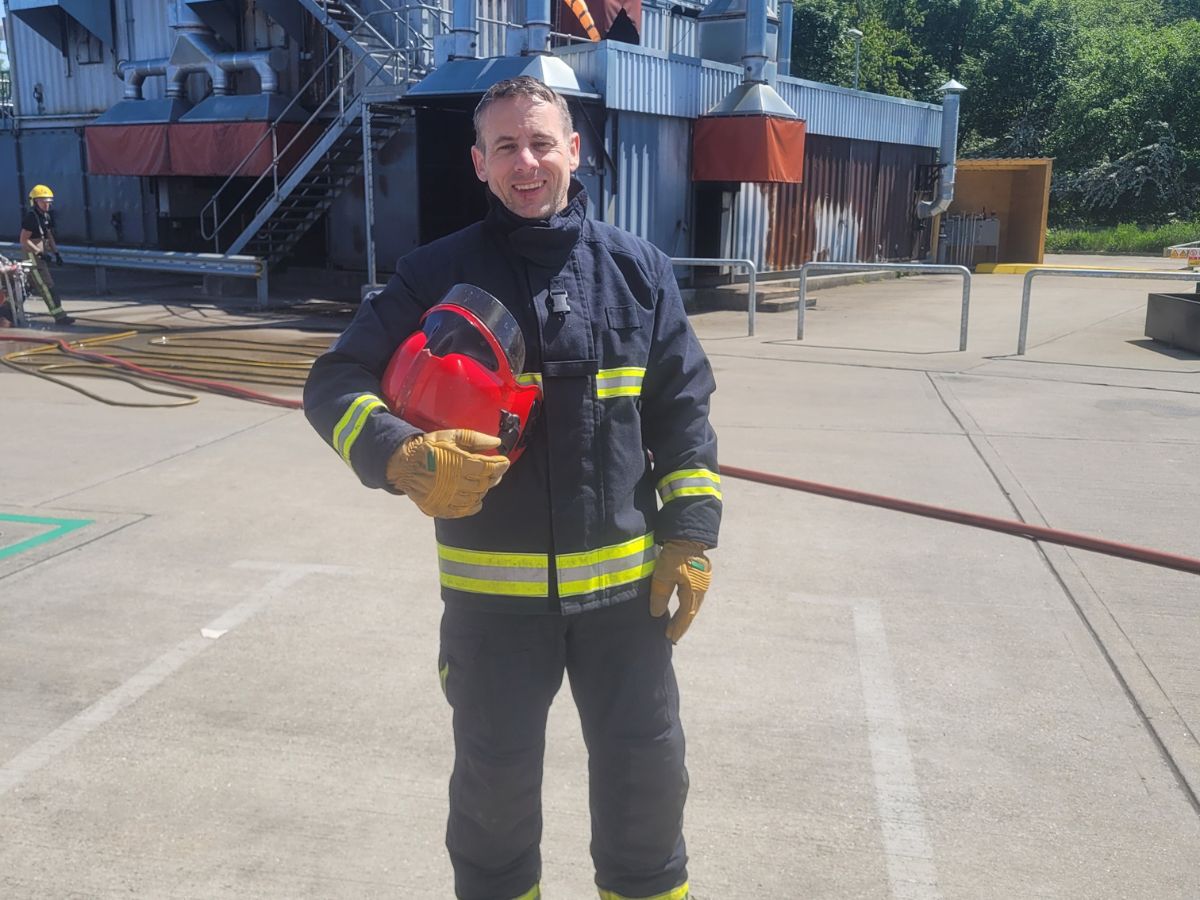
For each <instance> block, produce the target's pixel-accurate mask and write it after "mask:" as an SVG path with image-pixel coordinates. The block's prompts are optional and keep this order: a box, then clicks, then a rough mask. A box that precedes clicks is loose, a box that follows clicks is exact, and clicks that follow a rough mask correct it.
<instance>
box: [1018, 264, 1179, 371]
mask: <svg viewBox="0 0 1200 900" xmlns="http://www.w3.org/2000/svg"><path fill="white" fill-rule="evenodd" d="M1039 275H1057V276H1059V277H1073V278H1127V279H1131V278H1137V279H1141V280H1143V281H1191V282H1200V274H1198V273H1196V272H1179V271H1175V272H1155V271H1153V270H1149V269H1148V270H1146V271H1144V272H1143V271H1140V270H1138V271H1133V270H1128V269H1127V270H1124V271H1114V270H1112V269H1030V270H1029V271H1028V272H1026V273H1025V283H1024V285H1023V286H1022V288H1021V325H1020V329H1019V330H1018V332H1017V353H1016V355H1017V356H1023V355H1024V354H1025V339H1026V336H1027V333H1028V331H1029V304H1030V299H1031V297H1032V294H1033V279H1034V278H1036V277H1038V276H1039ZM1197 289H1198V290H1200V285H1197Z"/></svg>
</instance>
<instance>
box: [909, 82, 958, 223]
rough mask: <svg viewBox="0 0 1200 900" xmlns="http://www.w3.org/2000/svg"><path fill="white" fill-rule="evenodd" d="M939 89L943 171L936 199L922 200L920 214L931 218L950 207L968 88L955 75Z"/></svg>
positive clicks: (919, 206)
mask: <svg viewBox="0 0 1200 900" xmlns="http://www.w3.org/2000/svg"><path fill="white" fill-rule="evenodd" d="M938 90H940V91H941V92H942V138H941V146H939V147H938V163H939V165H940V166H941V172H940V173H939V175H938V189H937V194H936V195H935V196H934V198H933V199H932V200H922V201H921V202H920V203H918V204H917V215H918V216H920V217H921V218H922V219H931V218H933V217H934V216H936V215H939V214H940V213H944V212H945V211H946V210H948V209H949V208H950V203H951V202H952V201H953V200H954V177H955V173H956V172H957V169H958V166H957V162H958V107H959V101H960V100H961V98H962V94H963V92H964V91H966V88H965V87H963V86H962V85H961V84H959V83H958V82H957V81H955V80H954V79H953V78H952V79H950V80H949V81H947V82H946V83H945V84H943V85H942V86H941V87H940V88H938Z"/></svg>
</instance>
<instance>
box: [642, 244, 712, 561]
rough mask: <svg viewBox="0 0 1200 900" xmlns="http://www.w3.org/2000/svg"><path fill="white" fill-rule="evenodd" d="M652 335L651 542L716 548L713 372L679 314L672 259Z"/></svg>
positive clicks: (647, 418)
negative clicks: (655, 501)
mask: <svg viewBox="0 0 1200 900" xmlns="http://www.w3.org/2000/svg"><path fill="white" fill-rule="evenodd" d="M655 299H656V308H655V314H654V333H653V337H652V339H651V345H650V356H649V359H648V361H647V364H646V374H645V377H644V379H643V382H642V436H643V439H644V440H645V442H646V446H647V448H648V449H649V450H650V452H651V454H653V457H654V478H655V482H656V487H657V489H658V495H659V499H660V501H661V502H662V509H661V510H659V515H658V521H657V524H656V525H655V534H654V537H655V540H656V541H658V542H659V543H665V542H666V541H670V540H688V541H699V542H700V543H702V544H705V545H706V546H708V547H715V546H716V545H717V532H718V530H719V529H720V525H721V476H720V470H719V469H718V468H717V435H716V433H715V432H714V431H713V428H712V425H711V424H710V423H709V421H708V408H709V397H710V396H711V395H712V392H713V391H714V390H716V381H715V379H714V378H713V373H712V367H711V366H710V365H709V363H708V357H707V356H705V354H704V350H703V349H702V348H701V347H700V342H699V340H697V339H696V335H695V333H694V332H693V331H692V327H691V325H690V323H689V322H688V319H687V314H686V313H685V312H684V308H683V300H682V298H681V297H680V296H679V286H678V284H676V282H675V274H674V272H673V270H672V268H671V262H670V260H669V259H668V258H667V257H666V256H662V257H661V258H660V259H659V267H658V284H657V288H656V294H655Z"/></svg>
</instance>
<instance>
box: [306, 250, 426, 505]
mask: <svg viewBox="0 0 1200 900" xmlns="http://www.w3.org/2000/svg"><path fill="white" fill-rule="evenodd" d="M410 276H411V271H410V268H409V266H408V265H407V264H406V261H405V260H404V259H401V260H400V262H399V264H397V266H396V274H395V275H393V276H392V278H391V280H390V281H389V282H388V284H387V286H386V287H384V289H383V290H382V291H380V292H379V293H378V294H375V295H374V296H373V297H370V298H368V299H367V300H365V301H364V302H363V303H362V305H361V306H359V308H358V311H357V313H355V315H354V318H353V320H352V321H351V322H350V326H349V327H348V328H347V329H346V330H345V331H344V332H343V333H342V335H341V336H340V337H339V338H338V339H337V340H336V341H335V342H334V343H333V345H332V346H331V347H330V348H329V350H328V351H327V352H326V353H324V354H323V355H322V356H321V357H319V358H318V359H317V361H316V362H315V363H313V367H312V370H311V372H310V373H309V376H308V380H307V381H306V382H305V384H304V414H305V416H307V417H308V421H309V423H311V425H312V426H313V428H315V429H316V430H317V434H319V435H320V436H321V437H322V438H323V439H324V440H325V443H327V444H329V446H331V447H332V448H333V449H334V451H335V452H336V453H337V454H338V455H339V456H340V457H341V458H342V459H343V460H344V461H345V463H346V464H347V465H348V466H350V468H351V469H353V470H354V474H356V475H357V476H358V477H359V480H360V481H362V483H363V484H365V485H366V486H367V487H372V488H384V489H386V490H392V489H391V488H390V487H389V486H388V484H387V480H386V478H385V477H384V475H385V472H386V469H387V463H388V460H389V459H391V456H392V454H393V453H394V452H395V450H396V448H397V447H399V446H400V445H401V444H402V443H403V442H404V441H406V440H408V439H409V438H411V437H413V436H414V435H417V434H420V433H421V430H420V429H419V428H416V427H415V426H413V425H411V424H409V423H408V422H406V421H404V420H403V419H400V418H398V417H396V416H393V415H392V414H391V413H390V412H389V411H388V408H387V405H386V404H385V403H384V401H383V399H382V397H381V390H380V380H381V379H382V377H383V372H384V370H385V369H386V368H387V364H388V362H389V360H391V358H392V354H393V353H394V352H395V350H396V348H397V347H399V346H400V344H401V342H403V340H404V339H405V338H406V337H408V336H409V335H410V334H412V333H413V332H414V331H416V330H417V328H418V327H419V324H420V319H421V314H422V313H423V312H424V306H423V304H422V303H421V301H420V299H419V298H418V295H417V292H416V291H415V290H414V289H413V281H412V278H411V277H410ZM393 493H394V491H393Z"/></svg>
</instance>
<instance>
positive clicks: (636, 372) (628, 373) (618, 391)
mask: <svg viewBox="0 0 1200 900" xmlns="http://www.w3.org/2000/svg"><path fill="white" fill-rule="evenodd" d="M645 376H646V370H645V369H644V368H640V367H638V366H624V367H622V368H619V369H601V370H600V371H599V372H598V373H596V396H597V397H599V398H600V399H601V400H603V399H606V398H608V397H640V396H641V395H642V379H643V378H644V377H645Z"/></svg>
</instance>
